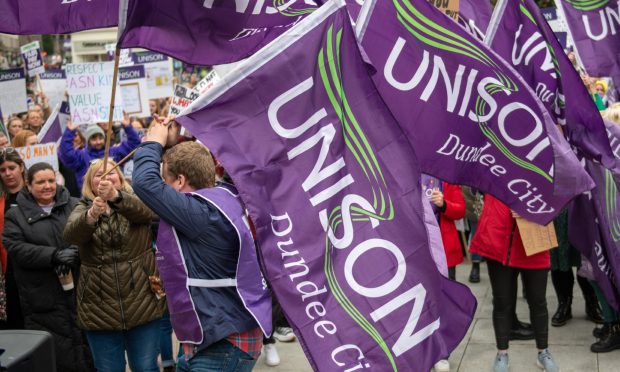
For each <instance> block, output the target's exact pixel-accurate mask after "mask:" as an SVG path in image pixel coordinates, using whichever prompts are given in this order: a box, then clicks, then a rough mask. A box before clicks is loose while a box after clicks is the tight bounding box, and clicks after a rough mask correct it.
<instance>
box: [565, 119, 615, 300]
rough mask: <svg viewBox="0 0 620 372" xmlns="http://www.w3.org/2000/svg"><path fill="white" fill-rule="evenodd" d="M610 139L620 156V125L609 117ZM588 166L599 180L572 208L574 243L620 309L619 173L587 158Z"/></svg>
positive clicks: (570, 219)
mask: <svg viewBox="0 0 620 372" xmlns="http://www.w3.org/2000/svg"><path fill="white" fill-rule="evenodd" d="M605 126H606V128H607V134H608V136H609V142H610V144H611V146H612V147H613V148H614V153H615V154H616V156H617V157H619V158H620V127H618V125H616V124H614V123H612V122H610V121H607V120H605ZM585 164H586V170H587V172H588V174H590V176H591V177H592V179H594V181H595V182H596V187H595V188H594V189H592V190H591V192H589V193H586V194H584V195H581V196H579V197H577V198H575V200H574V201H573V202H572V203H571V205H572V206H571V208H570V209H569V238H570V241H571V243H572V244H573V245H574V246H575V247H577V249H579V251H580V252H581V253H582V254H583V255H584V256H585V257H586V258H587V259H588V260H589V261H590V263H591V264H592V267H593V271H594V275H595V278H596V281H597V283H598V284H599V286H600V287H601V290H602V291H603V294H604V295H605V298H606V299H607V301H608V302H609V304H610V305H611V306H612V307H614V308H615V309H616V310H620V290H619V289H620V204H618V203H619V200H620V198H619V196H620V193H619V192H618V180H617V177H614V176H612V174H611V172H610V171H608V170H606V169H605V168H603V167H602V166H601V165H600V164H597V163H594V162H592V161H589V160H586V163H585Z"/></svg>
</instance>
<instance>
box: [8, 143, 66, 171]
mask: <svg viewBox="0 0 620 372" xmlns="http://www.w3.org/2000/svg"><path fill="white" fill-rule="evenodd" d="M15 150H17V152H18V153H19V156H20V157H21V158H22V160H23V161H24V163H26V167H27V168H30V167H31V166H32V165H33V164H36V163H41V162H45V163H48V164H50V165H51V166H52V168H54V170H55V171H58V147H57V146H56V143H55V142H51V143H40V144H38V145H32V146H26V147H18V148H16V149H15Z"/></svg>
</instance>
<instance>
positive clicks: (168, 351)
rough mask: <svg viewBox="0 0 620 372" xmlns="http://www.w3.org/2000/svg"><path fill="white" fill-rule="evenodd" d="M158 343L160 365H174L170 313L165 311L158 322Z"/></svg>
mask: <svg viewBox="0 0 620 372" xmlns="http://www.w3.org/2000/svg"><path fill="white" fill-rule="evenodd" d="M159 330H160V331H159V332H160V333H159V337H160V340H159V343H160V354H161V366H162V367H172V366H174V356H173V355H172V324H170V314H169V313H168V312H167V311H166V313H165V314H164V316H163V317H162V318H161V321H160V323H159Z"/></svg>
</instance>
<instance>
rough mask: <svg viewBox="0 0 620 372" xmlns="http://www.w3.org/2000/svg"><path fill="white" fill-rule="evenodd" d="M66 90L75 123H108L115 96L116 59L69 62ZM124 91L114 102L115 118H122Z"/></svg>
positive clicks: (66, 70) (72, 119)
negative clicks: (113, 88) (111, 103)
mask: <svg viewBox="0 0 620 372" xmlns="http://www.w3.org/2000/svg"><path fill="white" fill-rule="evenodd" d="M65 72H66V74H67V90H68V91H69V107H70V108H71V121H73V123H74V124H90V123H102V122H107V121H108V117H109V111H110V99H111V97H112V80H113V72H114V62H95V63H73V64H68V65H67V67H66V69H65ZM122 102H123V101H122V94H117V95H116V99H115V102H114V120H122V119H123V107H122Z"/></svg>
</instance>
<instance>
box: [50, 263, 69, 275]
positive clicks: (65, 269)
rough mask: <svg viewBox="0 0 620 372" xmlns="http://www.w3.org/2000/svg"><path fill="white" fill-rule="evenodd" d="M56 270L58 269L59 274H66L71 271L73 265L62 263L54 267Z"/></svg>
mask: <svg viewBox="0 0 620 372" xmlns="http://www.w3.org/2000/svg"><path fill="white" fill-rule="evenodd" d="M54 271H56V275H58V276H65V275H67V274H69V273H70V272H71V266H67V265H64V264H60V265H57V266H56V267H54Z"/></svg>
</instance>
